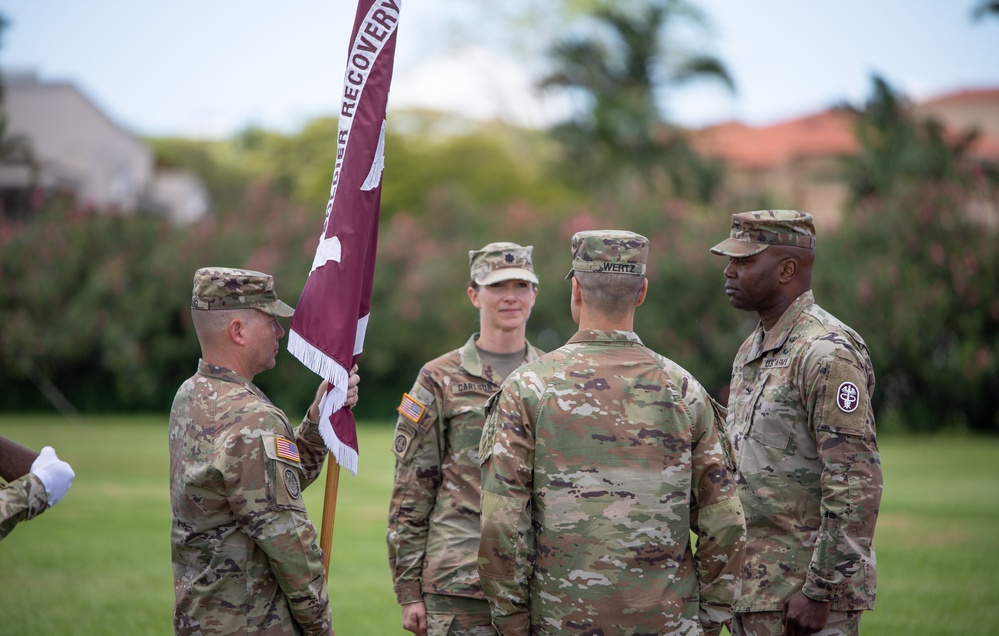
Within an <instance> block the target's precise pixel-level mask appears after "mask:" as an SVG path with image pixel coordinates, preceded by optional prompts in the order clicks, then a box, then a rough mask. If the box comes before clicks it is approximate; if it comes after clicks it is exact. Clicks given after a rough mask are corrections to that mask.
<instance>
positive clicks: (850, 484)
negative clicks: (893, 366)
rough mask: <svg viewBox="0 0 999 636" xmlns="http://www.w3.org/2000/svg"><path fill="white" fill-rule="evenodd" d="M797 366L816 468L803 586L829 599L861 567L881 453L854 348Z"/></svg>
mask: <svg viewBox="0 0 999 636" xmlns="http://www.w3.org/2000/svg"><path fill="white" fill-rule="evenodd" d="M809 357H810V358H812V359H814V362H813V361H812V360H807V359H806V364H805V365H804V366H803V369H804V373H805V374H806V377H805V378H804V382H803V383H802V386H805V387H808V390H807V394H806V396H805V397H806V404H807V405H808V409H809V413H810V422H809V425H810V427H811V429H812V432H813V435H814V436H815V441H816V448H817V451H818V455H819V461H820V463H821V466H822V473H821V475H820V477H819V483H820V486H821V489H822V501H821V508H820V518H821V525H820V527H819V533H818V536H817V538H816V541H815V547H814V548H813V550H812V557H811V562H810V563H809V567H808V574H807V576H806V579H805V585H804V587H803V589H802V591H803V592H804V593H805V595H806V596H808V597H809V598H811V599H813V600H816V601H831V600H835V599H836V598H837V597H839V596H840V595H841V594H842V593H844V590H845V588H846V587H847V583H848V581H849V579H850V577H852V576H853V575H854V574H856V573H857V572H858V571H859V570H860V568H863V567H864V564H863V562H862V558H861V555H862V554H869V553H870V549H871V543H872V541H873V537H874V526H875V523H876V521H877V516H878V509H879V508H880V506H881V492H882V489H883V481H882V474H881V457H880V454H879V452H878V447H877V441H876V439H875V424H874V416H873V411H872V410H871V402H870V393H871V390H872V389H873V386H874V377H873V374H869V373H868V372H867V371H865V366H866V365H864V364H863V363H862V358H861V356H860V355H859V354H857V353H856V352H855V351H852V350H850V349H847V348H843V347H840V348H837V349H835V350H834V351H833V352H832V353H829V354H823V353H822V352H821V351H820V352H817V353H814V354H811V355H810V356H809Z"/></svg>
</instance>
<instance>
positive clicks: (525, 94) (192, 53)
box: [0, 0, 999, 137]
mask: <svg viewBox="0 0 999 636" xmlns="http://www.w3.org/2000/svg"><path fill="white" fill-rule="evenodd" d="M495 1H496V0H488V1H487V0H421V1H420V2H410V1H409V0H404V4H403V5H402V19H401V21H400V27H399V40H398V51H397V54H396V71H395V77H394V80H393V88H392V94H391V97H390V102H389V108H390V109H392V108H395V107H402V106H408V105H424V106H431V107H436V108H441V109H450V110H455V111H458V112H461V113H464V114H466V115H469V116H473V117H502V118H505V119H507V120H508V121H511V122H514V123H523V124H527V125H543V124H545V123H546V122H549V121H551V120H552V119H553V118H557V117H558V116H560V115H561V114H563V113H564V112H565V110H564V109H565V105H564V103H562V102H558V101H553V100H545V101H542V102H539V101H538V100H537V99H536V97H535V91H534V90H533V89H532V85H533V83H532V82H533V79H534V78H533V77H532V73H534V74H536V73H537V72H538V68H539V66H538V65H539V63H540V60H539V59H533V60H532V59H525V58H523V57H515V56H513V55H510V54H508V52H507V51H504V50H503V49H501V48H498V47H497V46H495V42H494V41H493V39H491V38H489V37H488V32H489V29H490V28H491V27H490V25H495V20H494V19H493V16H492V15H491V14H489V13H488V11H489V9H488V7H489V6H490V4H491V3H492V2H495ZM518 1H526V0H518ZM976 2H977V0H837V1H836V2H818V1H812V2H807V1H799V2H792V1H789V0H754V1H752V2H747V1H745V0H695V4H696V5H697V6H699V7H701V8H702V9H703V10H704V11H705V12H706V13H707V15H708V16H709V17H710V18H711V20H712V21H713V24H714V29H713V31H712V33H711V36H710V37H706V38H704V39H702V40H701V41H702V42H703V43H704V45H705V46H706V47H707V48H708V49H709V50H710V51H711V52H713V53H714V54H715V55H717V56H718V57H720V58H721V59H722V60H723V61H724V62H725V63H726V64H727V65H728V68H729V70H730V72H731V74H732V75H733V77H734V79H735V81H736V83H737V88H738V92H737V93H735V94H734V95H732V94H729V93H727V92H725V91H724V90H722V89H721V88H718V87H714V86H709V85H703V86H693V87H689V88H685V89H681V90H678V91H675V92H673V93H672V94H671V96H670V99H669V101H668V103H667V105H666V106H667V108H668V114H669V116H670V118H671V120H672V121H675V122H678V123H681V124H684V125H688V126H702V125H706V124H710V123H717V122H719V121H722V120H726V119H739V120H742V121H744V122H746V123H749V124H754V125H765V124H769V123H774V122H777V121H780V120H782V119H785V118H790V117H796V116H800V115H806V114H810V113H812V112H815V111H818V110H821V109H823V108H826V107H828V106H831V105H833V104H836V103H839V102H842V101H844V100H849V101H851V102H853V103H860V102H861V101H862V100H863V99H864V98H865V97H866V96H867V95H868V93H869V90H870V77H871V74H872V73H879V74H880V75H882V76H883V77H884V78H885V79H887V80H888V82H889V83H890V84H891V85H892V86H894V87H896V88H897V89H900V90H902V91H903V92H905V93H906V94H908V95H909V96H910V97H913V98H915V99H924V98H927V97H933V96H937V95H940V94H943V93H946V92H950V91H953V90H957V89H962V88H983V87H992V88H999V18H997V17H989V18H986V19H984V20H981V21H978V22H974V21H973V20H972V18H971V11H972V8H973V7H974V6H975V4H976ZM355 8H356V2H354V0H283V1H282V2H276V1H273V0H272V1H267V0H169V1H167V0H0V13H2V14H4V15H5V16H6V17H7V19H8V20H9V21H10V23H11V24H10V27H9V28H8V29H7V31H6V33H5V34H4V38H3V43H2V48H0V67H2V68H3V69H4V70H5V71H8V72H9V71H34V72H36V73H37V74H38V76H39V78H40V79H42V80H43V81H69V82H72V83H74V84H76V85H77V86H78V87H79V88H80V89H81V90H82V91H83V92H84V93H85V94H86V95H87V96H88V97H90V98H91V99H92V100H93V101H94V102H96V103H97V104H98V106H100V107H101V108H102V109H104V110H105V111H106V112H107V113H108V114H109V115H110V116H111V117H112V119H114V120H115V121H117V122H118V123H120V124H121V125H123V126H125V127H126V128H128V129H130V130H132V131H133V132H135V133H137V134H140V135H151V136H159V135H182V136H212V137H217V136H224V135H229V134H232V133H234V132H237V131H239V130H242V129H244V128H246V127H247V126H250V125H255V126H261V127H264V128H268V129H274V130H280V131H284V132H295V131H297V130H298V129H300V128H301V126H302V125H303V124H304V123H305V122H306V121H308V120H309V119H311V118H313V117H317V116H324V115H330V114H333V113H335V112H336V111H337V109H338V106H339V96H340V90H341V86H342V82H343V73H344V69H345V60H346V51H347V45H348V42H347V40H348V38H349V36H350V29H351V26H352V24H353V19H354V11H355ZM479 35H481V37H478V36H479ZM524 38H525V40H526V39H527V38H532V41H537V40H538V39H539V38H538V36H537V34H536V33H525V35H524ZM483 44H485V46H483ZM533 48H534V49H538V50H539V48H540V45H539V46H536V47H533ZM531 49H532V47H531V46H524V47H521V51H520V53H521V54H523V51H524V50H531Z"/></svg>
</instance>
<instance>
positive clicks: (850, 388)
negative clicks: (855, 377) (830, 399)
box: [836, 382, 860, 413]
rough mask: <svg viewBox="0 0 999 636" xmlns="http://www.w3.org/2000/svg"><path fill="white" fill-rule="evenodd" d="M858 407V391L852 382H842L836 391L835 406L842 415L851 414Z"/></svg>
mask: <svg viewBox="0 0 999 636" xmlns="http://www.w3.org/2000/svg"><path fill="white" fill-rule="evenodd" d="M859 405H860V390H859V389H857V385H856V384H854V383H853V382H844V383H843V384H841V385H839V389H838V390H837V391H836V406H838V407H839V410H841V411H843V412H844V413H853V412H854V411H856V410H857V407H858V406H859Z"/></svg>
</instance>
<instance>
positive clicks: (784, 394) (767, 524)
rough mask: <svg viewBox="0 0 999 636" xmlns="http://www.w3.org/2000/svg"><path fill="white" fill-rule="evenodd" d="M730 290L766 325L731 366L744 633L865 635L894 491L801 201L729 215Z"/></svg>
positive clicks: (860, 361) (860, 347)
mask: <svg viewBox="0 0 999 636" xmlns="http://www.w3.org/2000/svg"><path fill="white" fill-rule="evenodd" d="M711 251H712V252H713V253H715V254H719V255H722V256H727V257H728V258H729V262H728V265H727V266H726V267H725V272H724V274H725V293H726V294H727V295H728V300H729V304H731V305H732V306H733V307H735V308H736V309H741V310H743V311H751V312H754V313H756V314H757V315H758V316H759V319H760V321H759V324H758V325H757V326H756V329H755V330H754V331H753V333H751V334H750V335H749V337H748V338H746V341H745V342H743V343H742V346H741V347H740V348H739V352H738V353H737V354H736V356H735V361H734V362H733V364H732V382H731V386H730V389H729V405H728V421H727V427H728V430H729V434H730V436H731V438H732V441H733V444H734V446H735V451H736V464H737V467H738V481H739V495H740V497H741V499H742V505H743V508H744V509H745V512H746V524H747V527H748V537H747V539H748V544H747V549H746V568H745V574H744V579H743V587H742V598H740V599H739V602H738V604H737V605H736V616H735V621H734V624H733V626H732V633H733V634H734V635H736V636H769V635H778V634H785V635H789V636H797V635H803V634H822V635H823V636H848V635H853V634H857V633H858V630H859V623H860V617H861V610H866V609H871V608H873V607H874V595H875V589H876V586H877V574H876V569H877V568H876V561H875V558H874V546H873V544H872V539H873V537H874V525H875V523H876V521H877V517H878V508H879V507H880V504H881V491H882V487H883V482H882V475H881V460H880V455H879V453H878V446H877V441H876V439H875V425H874V413H873V412H872V410H871V392H872V391H873V390H874V370H873V367H872V365H871V358H870V354H869V353H868V351H867V345H866V344H864V340H863V339H862V338H861V337H860V335H859V334H858V333H857V332H856V331H854V330H853V329H851V328H850V327H848V326H846V325H845V324H843V323H842V322H840V321H839V320H837V319H836V318H835V317H834V316H832V315H830V314H829V313H828V312H826V311H825V310H823V309H822V308H821V307H819V306H818V305H817V304H815V298H814V295H813V294H812V265H813V263H814V260H815V225H814V223H813V222H812V217H811V215H809V214H805V213H803V212H798V211H795V210H761V211H755V212H742V213H739V214H734V215H733V216H732V228H731V233H730V236H729V238H727V239H725V240H724V241H722V242H721V243H719V244H718V245H715V246H714V247H712V248H711Z"/></svg>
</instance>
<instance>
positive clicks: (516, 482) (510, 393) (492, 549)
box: [478, 373, 535, 634]
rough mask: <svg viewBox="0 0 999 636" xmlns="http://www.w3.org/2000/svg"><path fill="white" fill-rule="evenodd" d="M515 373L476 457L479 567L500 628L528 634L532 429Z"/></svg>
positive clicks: (493, 410)
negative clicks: (479, 497) (478, 467)
mask: <svg viewBox="0 0 999 636" xmlns="http://www.w3.org/2000/svg"><path fill="white" fill-rule="evenodd" d="M519 388H520V381H519V375H518V374H517V373H514V375H513V376H511V377H510V378H509V379H508V380H507V381H506V383H505V384H504V385H503V389H502V390H501V392H500V393H499V395H498V397H497V398H496V399H495V402H494V403H493V404H492V407H491V409H490V412H489V416H488V417H487V419H486V425H485V428H484V430H483V436H482V441H481V443H480V445H479V453H480V455H479V458H480V459H479V461H480V463H481V465H482V500H481V505H482V534H481V537H480V541H479V557H478V570H479V578H480V580H481V582H482V590H483V592H485V595H486V598H487V599H488V600H489V606H490V611H491V612H492V616H493V625H494V626H495V627H496V629H497V630H498V631H499V633H500V634H527V633H528V631H529V629H530V615H529V613H528V600H529V599H528V593H529V579H530V576H531V571H532V555H533V553H534V535H533V533H532V531H531V510H530V501H531V488H532V482H533V478H534V476H533V471H532V466H533V465H534V449H535V442H534V432H533V430H532V428H531V425H530V424H529V421H528V417H527V408H529V407H528V406H527V405H525V404H524V402H523V400H522V399H521V396H520V395H519Z"/></svg>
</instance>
